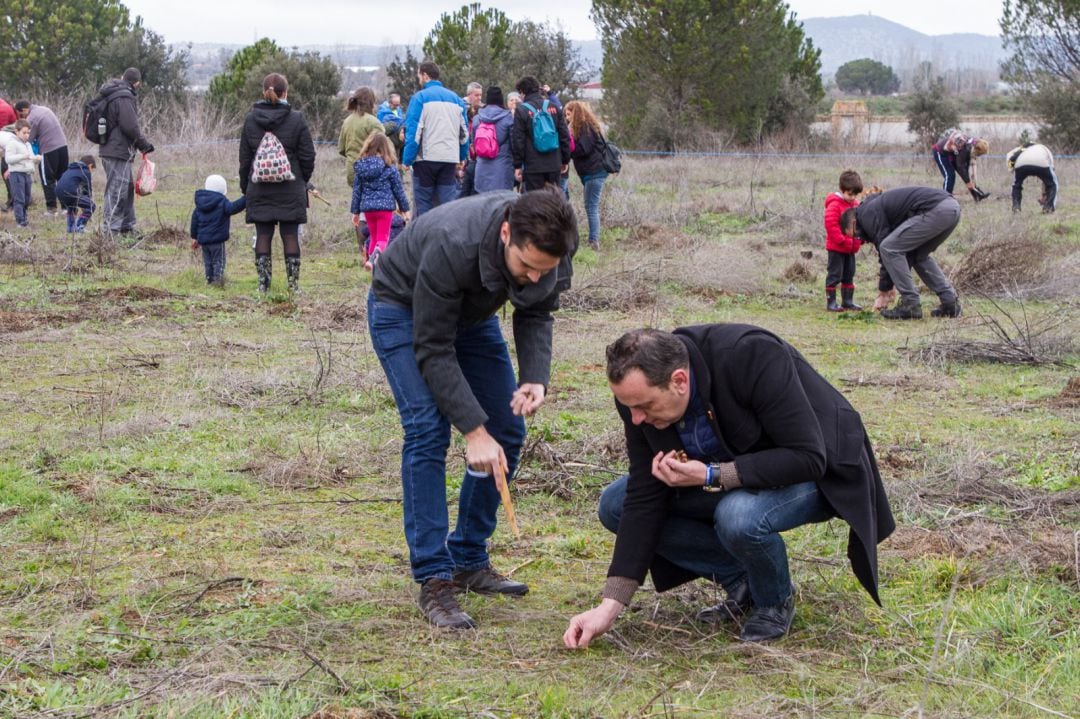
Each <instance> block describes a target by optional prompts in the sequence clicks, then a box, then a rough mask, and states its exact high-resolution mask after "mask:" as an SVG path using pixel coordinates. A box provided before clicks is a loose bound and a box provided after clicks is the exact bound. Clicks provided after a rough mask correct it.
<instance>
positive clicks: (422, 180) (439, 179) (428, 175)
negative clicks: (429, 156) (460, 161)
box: [412, 160, 458, 218]
mask: <svg viewBox="0 0 1080 719" xmlns="http://www.w3.org/2000/svg"><path fill="white" fill-rule="evenodd" d="M412 169H413V217H414V218H416V217H419V216H420V215H422V214H424V213H425V212H427V211H428V210H430V209H432V208H435V207H438V206H439V205H445V204H446V203H447V202H451V201H453V200H456V199H457V196H458V185H457V177H456V173H457V164H456V163H453V162H427V161H426V160H421V161H420V162H414V163H413V166H412Z"/></svg>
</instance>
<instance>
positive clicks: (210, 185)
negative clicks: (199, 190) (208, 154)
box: [206, 175, 229, 195]
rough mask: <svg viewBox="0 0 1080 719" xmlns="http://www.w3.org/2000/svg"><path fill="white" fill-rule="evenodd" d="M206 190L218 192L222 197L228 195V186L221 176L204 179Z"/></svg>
mask: <svg viewBox="0 0 1080 719" xmlns="http://www.w3.org/2000/svg"><path fill="white" fill-rule="evenodd" d="M206 189H208V190H210V191H211V192H220V193H221V194H223V195H224V194H227V193H228V190H229V185H228V183H226V182H225V178H224V177H222V176H221V175H210V176H209V177H207V178H206Z"/></svg>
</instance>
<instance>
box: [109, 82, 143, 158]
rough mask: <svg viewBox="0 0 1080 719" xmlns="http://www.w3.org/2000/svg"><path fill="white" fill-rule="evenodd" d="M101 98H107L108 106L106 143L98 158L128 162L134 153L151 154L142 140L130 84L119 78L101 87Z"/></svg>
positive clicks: (132, 89)
mask: <svg viewBox="0 0 1080 719" xmlns="http://www.w3.org/2000/svg"><path fill="white" fill-rule="evenodd" d="M101 94H103V95H105V96H106V97H108V98H109V106H108V107H107V108H106V109H105V120H106V122H107V123H108V127H109V139H108V140H106V141H105V144H104V145H102V146H101V149H100V150H98V154H99V155H100V156H101V157H107V158H109V159H112V160H126V161H128V162H130V161H132V160H134V159H135V150H138V151H139V152H149V151H150V150H152V149H153V147H154V146H153V145H151V144H150V141H149V140H147V139H146V138H145V137H143V134H142V130H141V129H140V128H139V108H138V105H137V103H136V100H135V90H134V88H132V86H131V83H128V82H125V81H124V80H121V79H119V78H115V79H112V80H109V81H108V82H106V83H105V84H104V85H102V86H101Z"/></svg>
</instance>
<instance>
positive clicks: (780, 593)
mask: <svg viewBox="0 0 1080 719" xmlns="http://www.w3.org/2000/svg"><path fill="white" fill-rule="evenodd" d="M627 480H628V476H627V475H623V476H622V477H621V478H620V479H617V480H616V481H615V482H613V483H612V484H610V485H609V486H608V487H607V488H606V489H605V490H604V493H603V494H602V495H601V496H600V522H601V523H602V524H603V525H604V526H605V527H607V528H608V529H609V530H610V531H612V532H616V531H618V528H619V517H620V516H621V515H622V506H623V500H624V499H625V498H626V483H627ZM833 516H834V515H833V511H832V508H831V507H830V506H829V505H828V503H827V502H826V501H825V499H824V497H822V495H821V493H820V492H819V491H818V487H817V484H816V483H814V482H800V483H799V484H792V485H789V486H787V487H780V488H778V489H735V490H732V491H730V492H723V493H710V492H704V491H702V490H693V489H691V490H683V491H681V492H679V495H678V497H677V498H676V499H675V500H674V501H673V502H672V504H671V507H670V510H669V516H668V519H667V523H666V524H665V525H664V529H663V532H662V534H661V535H660V544H659V546H658V547H657V550H656V551H657V554H659V555H660V556H662V557H664V558H665V559H667V560H668V561H669V562H671V563H672V564H676V565H678V566H680V567H682V568H683V569H686V570H689V571H691V572H695V573H697V574H699V575H701V576H702V577H705V578H707V579H711V580H713V581H714V582H717V583H718V584H721V585H723V586H724V587H725V588H728V589H730V588H731V587H733V586H734V585H735V584H738V583H739V582H740V581H742V579H743V578H745V579H747V580H748V581H749V583H750V598H751V599H752V600H753V602H754V605H755V606H758V607H774V606H777V605H779V604H783V603H784V601H786V600H787V598H788V596H789V595H790V594H791V573H790V571H789V570H788V560H787V549H786V548H785V546H784V540H783V538H782V537H781V536H780V532H784V531H787V530H789V529H794V528H795V527H800V526H802V525H804V524H811V523H814V522H824V521H826V520H828V519H831V518H832V517H833Z"/></svg>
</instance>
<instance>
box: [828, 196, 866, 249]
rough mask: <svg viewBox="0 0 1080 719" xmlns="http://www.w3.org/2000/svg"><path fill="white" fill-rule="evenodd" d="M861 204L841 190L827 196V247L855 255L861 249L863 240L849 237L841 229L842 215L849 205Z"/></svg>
mask: <svg viewBox="0 0 1080 719" xmlns="http://www.w3.org/2000/svg"><path fill="white" fill-rule="evenodd" d="M858 204H859V201H858V200H851V201H849V200H847V199H846V198H845V197H844V196H843V195H841V194H840V193H839V192H833V193H830V194H829V195H828V197H826V198H825V249H826V250H831V251H832V252H843V253H844V254H846V255H853V254H855V253H856V252H858V251H859V248H860V247H861V246H862V242H860V241H859V240H857V239H855V238H854V237H848V236H847V235H845V234H844V233H843V232H842V231H841V230H840V215H842V214H844V210H846V209H848V208H849V207H855V206H856V205H858Z"/></svg>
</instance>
